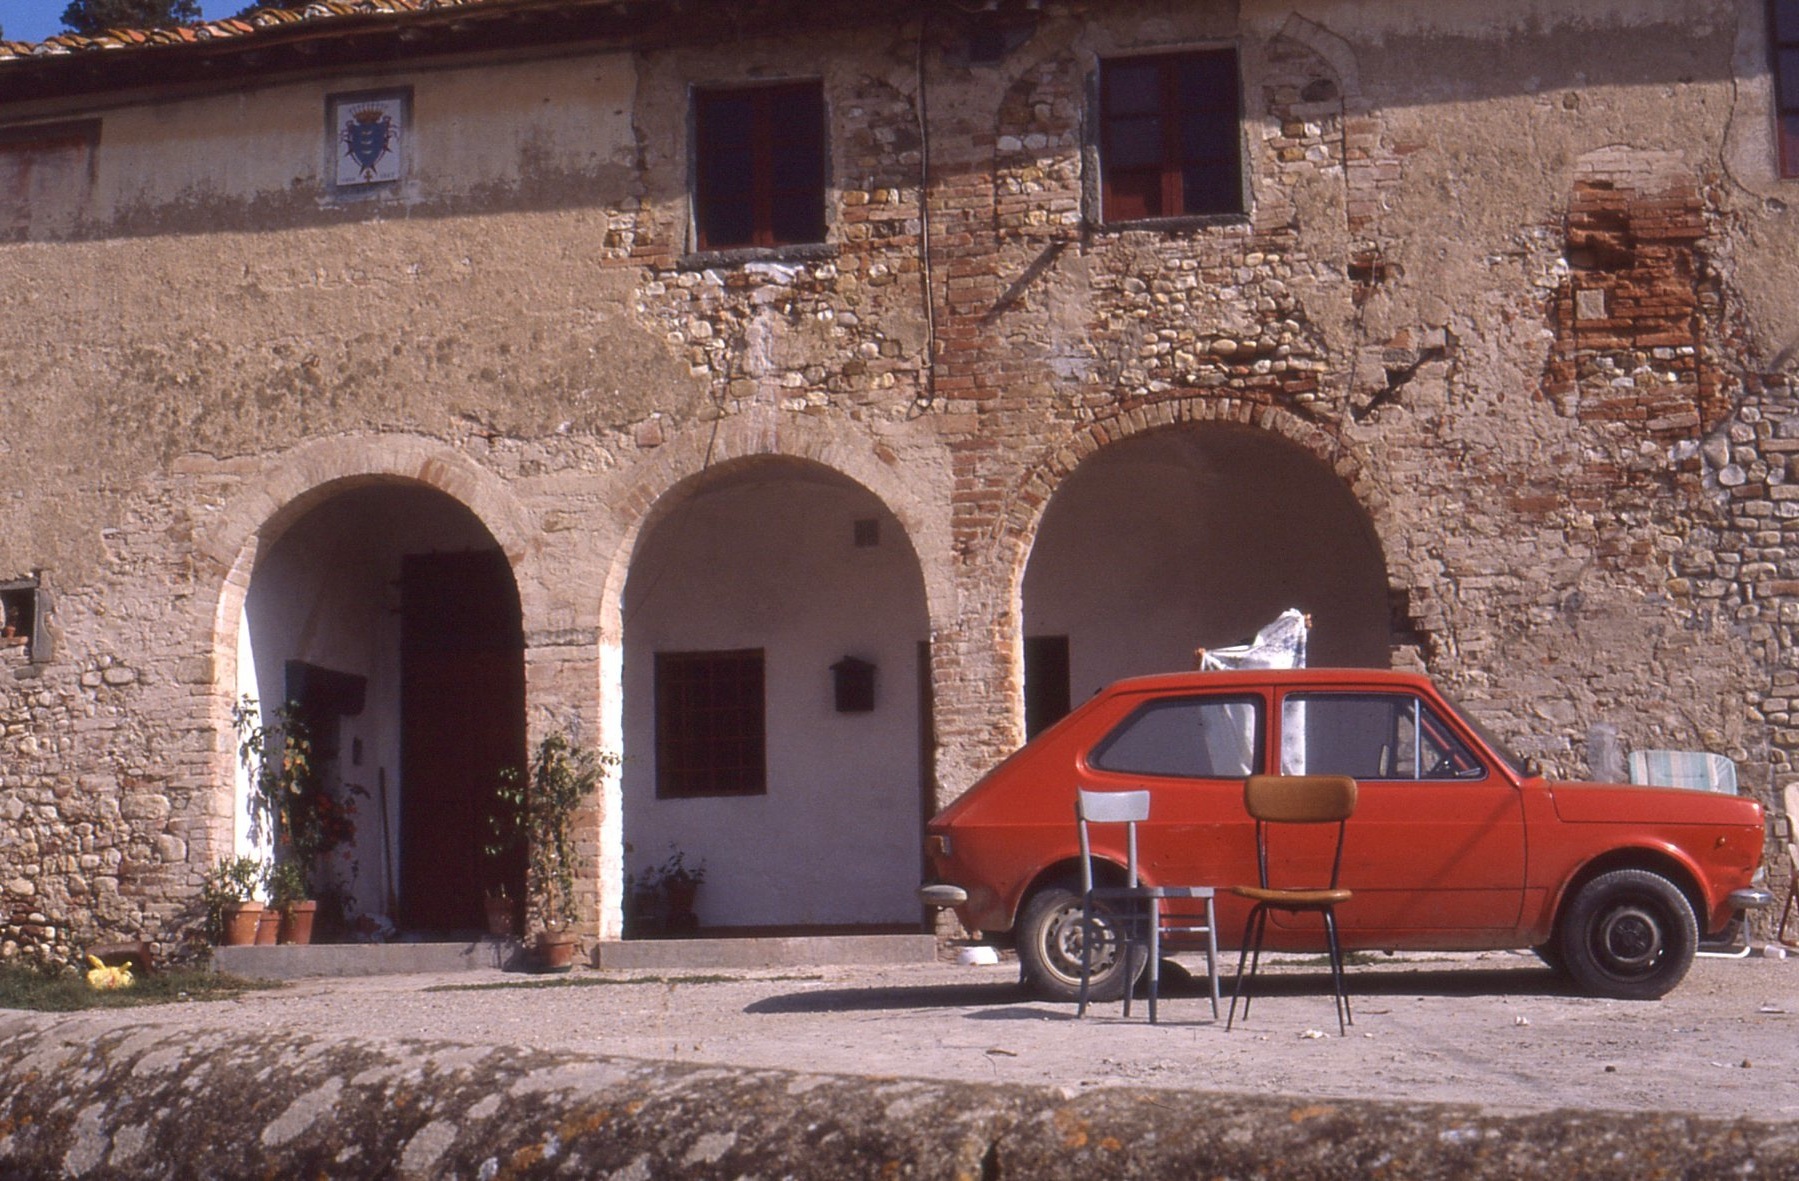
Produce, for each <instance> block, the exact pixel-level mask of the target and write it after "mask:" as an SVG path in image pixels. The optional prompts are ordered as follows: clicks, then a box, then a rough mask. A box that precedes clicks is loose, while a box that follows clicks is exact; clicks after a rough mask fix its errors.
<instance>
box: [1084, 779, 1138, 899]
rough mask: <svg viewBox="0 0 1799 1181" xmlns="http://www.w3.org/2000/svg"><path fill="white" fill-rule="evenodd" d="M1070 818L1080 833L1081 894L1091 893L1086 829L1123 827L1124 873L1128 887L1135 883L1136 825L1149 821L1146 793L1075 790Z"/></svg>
mask: <svg viewBox="0 0 1799 1181" xmlns="http://www.w3.org/2000/svg"><path fill="white" fill-rule="evenodd" d="M1074 818H1075V823H1076V824H1077V825H1079V826H1080V833H1081V892H1082V893H1086V892H1087V891H1088V890H1091V889H1093V841H1092V837H1091V835H1090V834H1089V833H1088V831H1087V829H1088V826H1089V825H1092V824H1122V825H1124V826H1125V872H1126V873H1127V874H1128V875H1129V876H1130V883H1131V885H1132V886H1136V885H1137V884H1138V881H1137V823H1138V821H1141V820H1148V819H1149V792H1147V791H1088V790H1086V789H1085V788H1076V789H1075V793H1074Z"/></svg>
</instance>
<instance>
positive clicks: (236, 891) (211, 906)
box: [200, 855, 268, 943]
mask: <svg viewBox="0 0 1799 1181" xmlns="http://www.w3.org/2000/svg"><path fill="white" fill-rule="evenodd" d="M267 868H268V867H267V864H266V863H265V862H264V861H263V860H262V858H260V857H251V856H248V855H244V856H239V857H221V858H219V860H218V863H217V864H216V865H214V866H213V867H212V868H211V869H209V870H207V871H206V876H205V877H204V878H202V879H201V881H200V902H201V905H203V906H205V907H206V928H207V930H206V934H207V938H209V939H210V940H211V941H212V942H214V943H218V942H221V941H222V940H223V939H224V937H225V912H226V911H227V910H228V909H230V908H231V907H233V906H236V905H238V904H240V903H244V902H249V901H250V900H251V899H253V898H254V897H255V896H256V887H257V886H258V885H259V884H261V882H262V880H263V875H264V873H265V872H266V870H267Z"/></svg>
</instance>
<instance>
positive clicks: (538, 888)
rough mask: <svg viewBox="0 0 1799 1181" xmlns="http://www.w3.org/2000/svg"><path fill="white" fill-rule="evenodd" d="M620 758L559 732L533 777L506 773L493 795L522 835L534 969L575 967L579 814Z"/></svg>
mask: <svg viewBox="0 0 1799 1181" xmlns="http://www.w3.org/2000/svg"><path fill="white" fill-rule="evenodd" d="M618 761H619V759H618V756H617V755H615V754H610V753H608V754H600V753H598V752H595V751H593V750H590V749H588V748H586V747H583V746H578V745H576V744H575V743H574V742H572V741H571V740H570V739H569V738H568V736H567V735H565V734H562V733H560V732H558V733H553V734H550V735H548V736H547V737H545V738H544V740H543V741H542V742H540V743H538V745H537V750H536V751H535V752H534V753H533V755H532V757H531V766H530V769H529V771H528V772H520V771H518V770H516V769H510V768H509V769H508V771H507V773H505V774H503V775H502V777H501V784H500V787H499V789H498V792H497V793H496V794H497V796H498V798H499V801H500V805H501V809H502V810H510V812H511V813H512V815H513V816H514V817H515V818H516V819H517V823H518V827H519V831H521V832H522V833H523V834H524V840H525V857H526V883H527V884H526V894H525V901H526V909H527V911H528V915H529V920H530V925H531V927H532V929H533V930H534V931H535V932H536V948H537V961H538V964H539V966H541V967H545V968H566V967H568V966H569V965H571V964H572V963H573V962H574V949H575V943H576V938H575V934H574V932H573V930H572V929H571V928H573V926H574V925H575V923H576V922H577V921H578V920H579V919H580V899H579V897H578V895H577V893H576V889H575V874H576V873H577V871H578V870H579V869H580V866H581V858H580V854H579V852H578V851H577V850H576V848H575V814H576V813H577V812H578V811H579V810H580V809H581V807H582V805H583V804H585V803H586V802H587V798H588V797H589V796H591V795H593V793H594V791H595V790H596V789H597V788H598V787H599V785H600V779H601V778H602V777H603V776H604V775H605V774H606V773H607V772H608V770H609V769H610V768H611V767H613V766H615V765H617V763H618Z"/></svg>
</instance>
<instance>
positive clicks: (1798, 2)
mask: <svg viewBox="0 0 1799 1181" xmlns="http://www.w3.org/2000/svg"><path fill="white" fill-rule="evenodd" d="M1768 40H1769V42H1770V43H1771V49H1772V52H1773V57H1774V63H1773V64H1774V117H1775V120H1776V122H1775V135H1776V137H1777V138H1778V139H1779V141H1780V175H1781V176H1782V177H1785V178H1787V179H1789V180H1790V179H1792V178H1794V177H1799V0H1769V3H1768Z"/></svg>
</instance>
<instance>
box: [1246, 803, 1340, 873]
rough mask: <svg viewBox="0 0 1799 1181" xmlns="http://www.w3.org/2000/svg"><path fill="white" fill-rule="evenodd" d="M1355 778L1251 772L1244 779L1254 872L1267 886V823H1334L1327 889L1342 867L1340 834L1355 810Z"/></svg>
mask: <svg viewBox="0 0 1799 1181" xmlns="http://www.w3.org/2000/svg"><path fill="white" fill-rule="evenodd" d="M1355 801H1356V781H1355V780H1354V779H1353V778H1351V777H1350V776H1348V775H1251V776H1250V777H1249V778H1247V779H1245V780H1244V781H1243V807H1244V809H1245V810H1246V811H1248V813H1249V814H1250V816H1251V817H1253V818H1254V819H1255V822H1256V871H1257V873H1258V875H1259V876H1260V878H1261V882H1262V888H1263V889H1267V888H1268V826H1269V825H1271V824H1335V825H1336V826H1337V850H1336V853H1335V854H1334V855H1333V857H1332V858H1331V876H1330V888H1331V889H1336V886H1337V878H1338V875H1339V874H1340V873H1341V872H1342V869H1343V834H1344V831H1345V830H1346V828H1347V822H1348V820H1349V818H1350V816H1351V815H1353V814H1354V813H1355Z"/></svg>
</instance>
